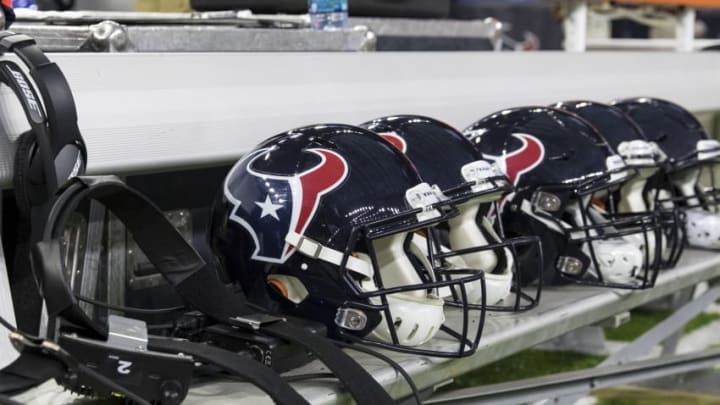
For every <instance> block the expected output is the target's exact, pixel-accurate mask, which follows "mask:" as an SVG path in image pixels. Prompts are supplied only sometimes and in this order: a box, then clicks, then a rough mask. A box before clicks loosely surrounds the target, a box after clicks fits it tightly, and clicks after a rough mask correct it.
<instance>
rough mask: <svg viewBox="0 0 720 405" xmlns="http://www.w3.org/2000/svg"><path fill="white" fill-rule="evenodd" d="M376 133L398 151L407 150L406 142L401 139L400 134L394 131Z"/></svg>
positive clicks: (403, 151)
mask: <svg viewBox="0 0 720 405" xmlns="http://www.w3.org/2000/svg"><path fill="white" fill-rule="evenodd" d="M378 135H380V136H381V137H382V138H383V139H385V140H386V141H388V142H390V143H391V144H392V145H393V146H394V147H395V148H396V149H397V150H399V151H400V152H402V153H405V152H407V142H405V139H403V138H402V137H401V136H400V135H398V134H396V133H394V132H380V133H378Z"/></svg>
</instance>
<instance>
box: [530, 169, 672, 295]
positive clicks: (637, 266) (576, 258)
mask: <svg viewBox="0 0 720 405" xmlns="http://www.w3.org/2000/svg"><path fill="white" fill-rule="evenodd" d="M624 181H626V180H618V181H615V182H614V183H615V185H618V184H621V183H622V182H624ZM613 189H614V187H613V185H611V184H607V185H605V186H603V187H600V186H597V185H596V186H588V185H576V186H574V187H572V186H571V187H563V188H557V187H547V188H546V187H539V188H538V189H537V191H536V192H535V197H534V198H533V200H534V201H535V203H531V210H532V213H531V215H533V216H535V217H536V218H539V219H544V220H545V221H548V222H546V223H547V224H548V225H549V226H548V227H549V229H551V230H553V231H555V232H557V233H559V234H561V235H563V239H564V240H566V241H567V246H566V249H567V250H566V252H567V254H566V255H560V256H558V258H557V261H556V263H555V270H556V271H558V272H559V275H560V276H561V277H562V278H563V279H565V280H568V281H571V282H575V283H579V284H589V285H599V286H605V287H611V288H630V289H635V288H646V287H649V286H651V285H652V284H653V282H654V279H655V277H656V274H657V271H656V270H655V269H653V268H652V267H651V266H649V265H648V264H649V263H656V262H657V261H658V260H657V258H655V257H651V254H655V255H659V253H660V251H659V250H657V249H654V250H653V249H645V248H644V247H645V246H649V245H650V244H649V241H650V240H651V238H653V237H658V235H659V232H658V228H657V224H656V218H655V217H654V216H652V215H645V216H643V215H635V214H630V215H627V214H626V215H623V214H615V213H613V212H608V211H605V209H604V208H603V207H602V206H601V205H600V203H599V201H601V200H602V199H603V197H605V196H607V195H609V194H611V193H612V190H613ZM538 195H541V196H543V197H544V198H545V199H547V198H548V196H556V198H558V199H559V200H561V201H563V202H562V203H561V204H560V205H558V210H556V211H554V212H549V211H547V210H546V209H544V207H546V206H547V204H545V205H543V204H540V203H538V201H540V199H541V198H539V197H537V196H538ZM597 196H600V197H601V198H600V199H598V198H597ZM651 250H652V251H651Z"/></svg>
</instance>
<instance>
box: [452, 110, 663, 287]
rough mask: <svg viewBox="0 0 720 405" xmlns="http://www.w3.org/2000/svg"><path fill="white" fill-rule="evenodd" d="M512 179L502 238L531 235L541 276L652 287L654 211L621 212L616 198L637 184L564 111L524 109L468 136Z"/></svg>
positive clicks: (633, 174)
mask: <svg viewBox="0 0 720 405" xmlns="http://www.w3.org/2000/svg"><path fill="white" fill-rule="evenodd" d="M465 133H466V134H467V135H468V137H470V139H471V140H472V141H473V143H474V144H475V146H476V147H477V148H478V150H480V151H481V152H483V155H484V156H487V157H488V158H491V159H494V160H496V161H497V162H498V164H499V165H500V166H501V167H503V168H504V169H505V171H506V174H507V175H508V177H509V178H510V179H511V180H513V182H514V185H515V187H516V192H515V193H512V194H511V195H509V196H508V197H507V198H506V199H505V200H504V201H503V203H502V206H501V213H502V218H503V224H504V226H505V229H506V231H509V232H511V233H512V234H520V235H528V234H529V235H537V236H539V237H540V238H541V240H542V243H543V250H544V252H545V253H546V254H545V270H544V272H543V277H544V278H545V280H546V281H548V282H550V283H553V284H565V283H568V282H571V283H576V284H584V285H594V286H603V287H610V288H626V289H640V288H648V287H652V286H653V285H654V282H655V279H656V277H657V272H658V269H659V265H660V260H659V258H658V257H659V254H660V250H661V249H657V248H656V246H655V245H656V244H655V241H659V240H661V239H662V238H661V236H660V234H661V224H660V223H659V221H658V215H657V213H655V212H640V213H636V212H619V211H618V209H617V201H616V199H615V197H616V195H617V193H618V192H619V191H620V190H622V189H623V188H625V187H628V184H631V182H632V181H634V180H635V179H637V177H638V170H637V169H635V168H632V167H628V166H627V165H625V163H624V161H623V159H622V158H621V157H620V156H618V155H616V154H613V153H612V151H611V150H610V148H609V146H608V144H607V142H606V141H605V140H604V139H603V138H602V137H601V136H600V135H599V134H598V132H597V130H596V129H595V128H593V127H592V126H591V125H590V124H588V123H587V122H586V121H584V120H583V119H581V118H580V117H578V116H576V115H574V114H570V113H567V112H565V111H562V110H558V109H554V108H548V107H524V108H516V109H511V110H505V111H502V112H498V113H496V114H492V115H490V116H488V117H486V118H483V119H482V120H480V121H478V122H476V123H475V124H473V125H472V126H470V127H469V128H468V129H467V130H466V132H465Z"/></svg>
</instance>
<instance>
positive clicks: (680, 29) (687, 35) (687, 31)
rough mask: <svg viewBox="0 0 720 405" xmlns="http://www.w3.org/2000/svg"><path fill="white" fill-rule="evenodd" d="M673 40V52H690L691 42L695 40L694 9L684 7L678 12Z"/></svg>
mask: <svg viewBox="0 0 720 405" xmlns="http://www.w3.org/2000/svg"><path fill="white" fill-rule="evenodd" d="M675 38H676V39H677V44H676V47H675V50H677V51H679V52H691V51H692V50H693V40H694V39H695V9H694V8H690V7H686V8H684V9H682V10H681V11H680V14H679V15H678V16H677V21H676V22H675Z"/></svg>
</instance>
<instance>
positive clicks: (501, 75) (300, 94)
mask: <svg viewBox="0 0 720 405" xmlns="http://www.w3.org/2000/svg"><path fill="white" fill-rule="evenodd" d="M51 57H52V59H53V60H55V61H57V62H58V64H59V66H60V67H61V68H62V69H63V71H64V72H65V74H66V75H67V77H68V81H69V83H70V85H71V87H72V89H73V92H74V95H75V100H76V102H77V106H78V111H79V125H80V128H81V130H82V132H83V136H84V137H85V139H86V141H87V145H88V151H89V172H90V173H116V174H124V173H129V172H144V171H151V170H167V169H172V168H177V167H187V166H191V165H208V164H213V163H218V162H225V161H232V160H234V159H237V158H238V157H239V156H240V155H241V154H242V153H244V152H246V151H248V150H249V149H250V148H252V147H253V146H254V145H255V144H257V143H258V142H260V141H262V140H264V139H266V138H268V137H269V136H272V135H274V134H276V133H279V132H282V131H285V130H288V129H291V128H294V127H297V126H301V125H308V124H314V123H319V122H346V123H360V122H364V121H367V120H369V119H372V118H375V117H378V116H383V115H389V114H399V113H415V114H425V115H430V116H435V117H437V118H439V119H442V120H444V121H446V122H448V123H449V124H451V125H454V126H456V127H458V128H461V129H462V128H464V127H465V126H467V125H469V124H470V123H472V122H473V121H475V120H477V119H479V118H481V117H483V116H485V115H487V114H490V113H492V112H494V111H497V110H499V109H502V108H508V107H512V106H518V105H531V104H549V103H552V102H556V101H558V100H563V99H578V98H586V99H594V100H599V101H607V100H610V99H613V98H618V97H629V96H639V95H651V96H656V97H662V98H667V99H671V100H674V101H676V102H678V103H680V104H682V105H684V106H686V107H687V108H689V109H690V110H708V109H717V108H718V107H720V98H718V97H717V94H718V93H719V92H720V75H718V74H717V72H718V71H720V54H718V53H712V52H708V53H692V54H687V55H683V57H682V58H680V57H678V55H677V54H673V53H660V52H658V53H643V54H642V56H641V57H639V56H638V54H635V53H604V52H595V53H583V54H576V53H561V52H535V53H531V52H528V53H514V52H508V53H492V52H457V53H455V52H447V53H438V52H398V53H395V52H387V53H229V54H228V53H224V54H221V53H207V54H205V53H200V54H198V53H193V54H53V55H52V56H51ZM27 128H28V126H27V124H26V123H25V121H24V117H23V115H22V114H21V110H20V105H19V103H17V101H15V100H14V96H13V95H12V94H11V92H10V90H8V89H7V88H4V87H3V88H2V89H0V186H7V185H8V184H9V183H10V179H11V175H12V170H11V168H12V163H11V162H12V152H13V150H14V145H13V144H12V143H10V142H8V137H9V138H10V139H11V140H15V139H16V138H17V135H18V134H20V133H21V132H22V131H24V130H25V129H27Z"/></svg>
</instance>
